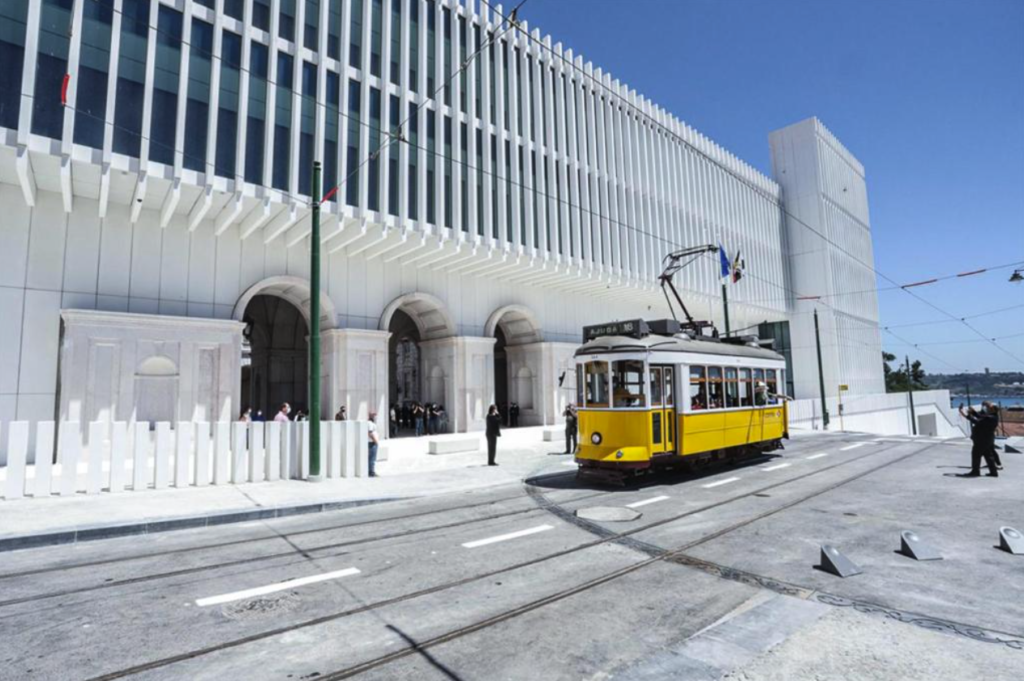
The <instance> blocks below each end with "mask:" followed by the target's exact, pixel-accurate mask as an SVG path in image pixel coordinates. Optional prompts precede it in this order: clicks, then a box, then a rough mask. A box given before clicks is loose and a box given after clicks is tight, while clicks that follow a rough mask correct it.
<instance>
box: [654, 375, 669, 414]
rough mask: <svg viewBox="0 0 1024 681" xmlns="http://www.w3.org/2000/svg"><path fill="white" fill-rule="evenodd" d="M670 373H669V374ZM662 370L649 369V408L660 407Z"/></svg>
mask: <svg viewBox="0 0 1024 681" xmlns="http://www.w3.org/2000/svg"><path fill="white" fill-rule="evenodd" d="M670 373H671V372H670ZM662 380H663V378H662V369H661V367H651V393H650V395H651V406H652V407H660V406H661V388H662Z"/></svg>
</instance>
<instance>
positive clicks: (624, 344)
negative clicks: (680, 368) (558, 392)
mask: <svg viewBox="0 0 1024 681" xmlns="http://www.w3.org/2000/svg"><path fill="white" fill-rule="evenodd" d="M617 352H690V353H696V354H702V355H728V356H730V357H747V358H750V359H773V360H784V359H785V358H784V357H783V356H782V355H780V354H779V353H777V352H775V351H774V350H769V349H768V348H761V347H755V346H751V345H736V344H734V343H723V342H721V341H712V340H697V339H694V338H690V337H689V336H685V335H678V336H658V335H650V336H645V337H644V338H630V337H629V336H602V337H600V338H595V339H594V340H592V341H589V342H587V343H584V344H583V345H581V346H580V347H579V348H578V349H577V350H576V356H577V357H578V356H580V355H595V354H603V353H617Z"/></svg>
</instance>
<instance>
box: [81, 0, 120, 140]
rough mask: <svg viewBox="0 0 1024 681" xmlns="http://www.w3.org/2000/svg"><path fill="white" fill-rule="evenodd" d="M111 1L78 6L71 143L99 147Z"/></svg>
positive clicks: (105, 90)
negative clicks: (79, 25) (78, 50)
mask: <svg viewBox="0 0 1024 681" xmlns="http://www.w3.org/2000/svg"><path fill="white" fill-rule="evenodd" d="M113 5H114V3H113V0H93V1H92V2H89V3H86V4H84V5H82V22H83V30H82V43H81V55H80V57H79V59H80V61H79V65H78V97H77V99H76V102H75V137H74V140H75V143H76V144H84V145H87V146H90V147H93V148H94V149H101V148H102V147H103V130H104V127H105V123H106V117H107V83H108V81H109V71H110V34H111V29H112V26H111V24H112V22H113V19H114V6H113Z"/></svg>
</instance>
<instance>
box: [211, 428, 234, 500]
mask: <svg viewBox="0 0 1024 681" xmlns="http://www.w3.org/2000/svg"><path fill="white" fill-rule="evenodd" d="M213 432H214V437H215V438H216V439H215V442H214V448H213V457H214V459H213V484H215V485H226V484H228V481H229V480H231V424H230V423H228V422H226V421H218V422H217V423H215V424H214V426H213Z"/></svg>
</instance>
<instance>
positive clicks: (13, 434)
mask: <svg viewBox="0 0 1024 681" xmlns="http://www.w3.org/2000/svg"><path fill="white" fill-rule="evenodd" d="M27 462H28V421H13V422H11V424H10V425H9V426H8V427H7V482H6V484H5V485H4V498H5V499H20V498H22V497H23V496H24V495H25V467H26V465H27Z"/></svg>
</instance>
